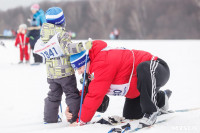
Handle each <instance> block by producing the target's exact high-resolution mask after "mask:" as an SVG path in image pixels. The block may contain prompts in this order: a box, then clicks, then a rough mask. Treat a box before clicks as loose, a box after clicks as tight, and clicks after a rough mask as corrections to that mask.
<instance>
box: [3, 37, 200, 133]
mask: <svg viewBox="0 0 200 133" xmlns="http://www.w3.org/2000/svg"><path fill="white" fill-rule="evenodd" d="M2 41H3V42H4V43H5V46H6V47H3V46H1V45H0V133H46V132H48V133H93V132H95V133H106V132H108V131H109V130H110V129H111V128H113V127H112V126H108V125H101V124H90V125H85V126H81V127H69V126H68V123H67V122H66V120H65V115H64V113H63V115H62V114H61V117H63V122H61V123H56V124H43V108H44V98H45V97H46V96H47V92H48V84H47V82H46V68H45V64H41V65H38V66H31V65H28V64H21V65H18V64H17V63H18V62H19V48H15V47H14V40H2ZM105 41H106V42H107V43H108V44H109V45H110V46H112V47H126V48H129V49H138V50H145V51H148V52H150V53H152V54H153V55H156V56H159V57H160V58H162V59H164V60H165V61H166V62H167V63H168V65H169V67H170V70H171V77H170V80H169V82H168V83H167V84H166V85H165V86H164V87H163V88H162V90H164V89H171V90H172V91H173V93H172V96H171V98H170V109H171V110H177V109H190V108H198V107H200V41H199V40H174V41H172V40H168V41H167V40H117V41H110V40H105ZM30 63H33V57H31V62H30ZM79 79H80V76H78V77H77V82H78V83H79ZM78 88H79V89H81V88H82V86H81V85H80V84H78ZM64 99H65V96H63V102H62V107H63V112H64V110H65V107H66V105H65V103H64ZM123 104H124V97H111V96H110V104H109V107H108V110H107V111H106V112H105V113H104V114H100V113H96V114H95V117H94V119H98V118H99V117H96V116H98V115H101V117H107V116H112V115H118V116H122V111H123ZM164 118H171V119H169V120H168V121H167V122H165V123H162V124H158V125H155V126H153V127H152V128H150V129H144V130H141V131H138V133H141V132H142V133H144V132H145V133H155V132H159V133H161V132H162V133H200V110H194V111H190V112H184V113H183V112H182V113H173V114H170V115H166V116H161V117H159V118H158V119H159V120H160V119H164ZM94 119H93V120H94ZM130 124H131V127H132V128H134V127H137V124H138V121H132V122H131V123H130Z"/></svg>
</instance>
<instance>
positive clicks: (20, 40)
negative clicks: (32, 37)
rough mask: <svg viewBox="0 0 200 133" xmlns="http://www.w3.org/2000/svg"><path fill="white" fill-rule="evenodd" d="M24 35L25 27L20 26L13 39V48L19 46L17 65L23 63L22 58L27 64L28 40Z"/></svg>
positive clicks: (23, 25) (24, 25)
mask: <svg viewBox="0 0 200 133" xmlns="http://www.w3.org/2000/svg"><path fill="white" fill-rule="evenodd" d="M26 33H27V25H26V24H21V25H20V26H19V29H18V34H17V37H16V39H15V47H17V45H19V50H20V62H19V64H21V63H23V59H24V57H25V60H26V63H29V54H28V43H29V38H28V37H27V36H26Z"/></svg>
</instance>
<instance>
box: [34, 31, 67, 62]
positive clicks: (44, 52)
mask: <svg viewBox="0 0 200 133" xmlns="http://www.w3.org/2000/svg"><path fill="white" fill-rule="evenodd" d="M57 35H58V34H55V35H54V36H53V37H52V38H51V39H50V40H49V42H48V43H46V44H44V43H43V41H42V40H41V39H38V41H37V42H36V44H35V48H34V51H33V52H34V53H36V54H39V55H41V56H43V57H44V58H47V59H51V58H56V57H61V56H63V55H64V53H63V51H62V49H61V47H60V44H59V42H58V38H57Z"/></svg>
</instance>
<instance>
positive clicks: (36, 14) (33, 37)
mask: <svg viewBox="0 0 200 133" xmlns="http://www.w3.org/2000/svg"><path fill="white" fill-rule="evenodd" d="M31 11H32V13H33V18H32V19H31V20H29V21H30V25H31V27H28V30H29V33H28V37H29V38H30V45H31V49H32V50H33V49H34V46H35V43H36V42H37V40H38V39H39V38H40V28H41V26H42V24H43V23H45V22H46V19H45V16H44V11H43V10H42V9H40V6H39V5H38V4H33V5H32V6H31ZM33 57H34V62H35V63H42V62H43V59H42V57H41V56H40V55H37V54H34V53H33Z"/></svg>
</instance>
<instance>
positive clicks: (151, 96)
mask: <svg viewBox="0 0 200 133" xmlns="http://www.w3.org/2000/svg"><path fill="white" fill-rule="evenodd" d="M88 43H90V42H87V43H86V44H88ZM86 53H87V52H86V51H82V52H81V53H79V54H76V55H71V56H70V62H71V65H72V67H73V68H74V69H76V70H77V71H78V73H79V74H83V73H84V70H85V69H86V73H88V74H89V75H90V80H91V81H90V84H89V88H88V93H87V94H86V96H85V98H84V102H83V104H82V111H81V118H80V124H81V125H84V124H86V123H87V122H89V121H90V120H91V119H92V117H93V116H94V114H95V112H96V111H97V109H98V107H99V106H100V105H101V103H102V101H103V99H104V96H105V95H113V96H125V97H126V100H125V104H124V109H123V116H124V117H125V118H126V119H140V118H142V119H141V120H140V122H139V127H146V126H150V125H153V124H154V123H155V122H156V119H157V116H158V115H159V114H160V113H164V112H166V111H167V110H168V98H169V96H170V95H171V91H170V90H167V91H166V92H165V91H159V89H160V88H161V87H162V86H164V85H165V84H166V83H167V81H168V79H169V76H170V70H169V67H168V65H167V63H166V62H165V61H164V60H162V59H160V58H158V57H157V56H154V55H152V54H151V53H149V52H146V51H141V50H134V49H133V50H129V49H125V48H111V47H109V46H108V45H107V43H106V42H104V41H101V40H95V41H91V47H90V49H89V57H88V60H86V56H88V55H87V54H86ZM85 62H86V63H87V68H85V65H84V64H85ZM68 110H69V109H68V108H67V109H66V116H67V119H70V118H71V114H70V112H69V111H68Z"/></svg>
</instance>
